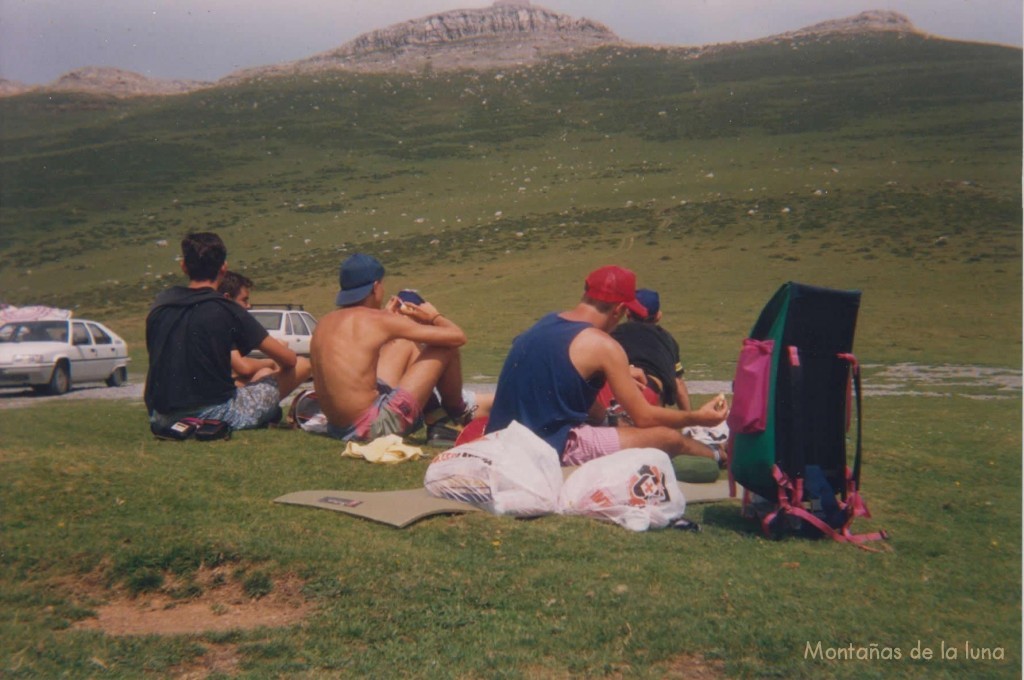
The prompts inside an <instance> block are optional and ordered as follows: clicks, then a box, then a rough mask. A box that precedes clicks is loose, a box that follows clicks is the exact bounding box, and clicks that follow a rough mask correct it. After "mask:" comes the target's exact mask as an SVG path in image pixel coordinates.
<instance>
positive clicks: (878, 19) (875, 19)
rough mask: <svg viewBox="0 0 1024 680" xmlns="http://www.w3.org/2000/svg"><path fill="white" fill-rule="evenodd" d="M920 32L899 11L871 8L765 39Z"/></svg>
mask: <svg viewBox="0 0 1024 680" xmlns="http://www.w3.org/2000/svg"><path fill="white" fill-rule="evenodd" d="M876 32H889V33H920V31H918V30H917V28H916V27H915V26H914V24H912V23H911V22H910V19H908V18H907V17H906V16H904V15H902V14H900V13H899V12H890V11H887V10H879V9H876V10H871V11H868V12H861V13H860V14H857V15H855V16H852V17H846V18H844V19H833V20H831V21H823V22H821V23H820V24H814V25H813V26H806V27H804V28H801V29H799V30H796V31H790V32H788V33H780V34H778V35H773V36H771V37H770V38H765V40H781V39H793V38H807V37H814V36H826V35H835V34H837V33H838V34H844V33H845V34H851V33H852V34H863V33H876Z"/></svg>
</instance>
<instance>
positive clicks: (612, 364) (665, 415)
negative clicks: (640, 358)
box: [580, 333, 729, 429]
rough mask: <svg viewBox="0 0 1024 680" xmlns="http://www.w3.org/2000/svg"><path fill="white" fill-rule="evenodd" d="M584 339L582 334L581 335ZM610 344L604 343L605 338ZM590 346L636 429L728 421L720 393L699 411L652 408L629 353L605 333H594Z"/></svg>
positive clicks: (709, 424)
mask: <svg viewBox="0 0 1024 680" xmlns="http://www.w3.org/2000/svg"><path fill="white" fill-rule="evenodd" d="M580 335H581V336H582V335H583V333H581V334H580ZM602 335H603V336H604V338H607V341H604V338H602V337H600V336H602ZM593 336H594V337H592V338H590V339H589V342H588V343H587V344H588V346H587V351H588V352H594V353H596V356H595V357H594V359H595V361H596V362H597V363H598V365H599V366H600V367H601V368H600V370H602V371H603V372H604V375H605V377H606V379H607V381H608V386H609V388H611V391H612V394H613V395H615V400H616V401H618V402H619V404H620V405H621V406H622V408H623V410H624V411H625V412H626V413H627V414H628V415H629V418H630V420H632V421H633V423H634V424H635V425H636V426H637V427H655V426H658V425H665V426H668V427H671V428H674V429H682V428H684V427H689V426H691V425H704V426H708V427H711V426H714V425H717V424H719V423H721V422H722V421H723V420H725V417H726V416H727V415H728V414H729V406H728V402H726V400H725V395H722V394H719V395H718V396H717V397H714V398H713V399H711V400H710V401H709V402H707V403H706V404H704V405H703V406H702V407H701V408H700V409H698V410H696V411H677V410H675V409H667V408H662V407H659V406H652V405H651V404H649V403H647V400H646V399H644V398H643V395H641V394H640V390H638V389H637V388H636V381H635V380H634V379H633V376H632V375H631V373H630V370H629V362H628V359H627V358H626V353H625V351H624V350H623V349H622V346H621V345H619V343H617V342H615V340H613V339H612V338H611V337H610V336H607V335H605V334H601V333H598V334H593Z"/></svg>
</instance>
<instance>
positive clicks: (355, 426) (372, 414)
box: [327, 381, 423, 442]
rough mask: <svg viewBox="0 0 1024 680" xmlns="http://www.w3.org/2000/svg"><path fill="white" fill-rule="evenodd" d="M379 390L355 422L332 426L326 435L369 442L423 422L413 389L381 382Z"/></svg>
mask: <svg viewBox="0 0 1024 680" xmlns="http://www.w3.org/2000/svg"><path fill="white" fill-rule="evenodd" d="M377 392H378V397H377V399H376V400H374V402H373V404H372V405H371V406H370V407H369V408H368V409H366V410H365V411H363V414H362V415H361V416H359V418H358V419H357V420H356V422H354V423H352V424H351V425H349V426H347V427H337V426H335V425H329V426H328V428H327V434H328V435H329V436H331V437H334V438H335V439H342V440H344V441H358V442H370V441H373V440H374V439H379V438H380V437H383V436H386V435H389V434H397V435H400V436H402V437H404V436H406V435H407V434H410V433H412V432H415V431H416V430H417V429H419V427H420V426H421V425H422V424H423V417H422V416H423V412H422V408H421V407H420V404H419V402H418V401H417V400H416V397H414V396H413V395H412V393H411V392H408V391H407V390H404V389H402V388H401V387H395V388H392V387H390V386H388V385H387V384H386V383H383V382H380V381H378V382H377Z"/></svg>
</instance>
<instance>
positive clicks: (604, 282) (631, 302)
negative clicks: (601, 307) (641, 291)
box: [583, 265, 647, 318]
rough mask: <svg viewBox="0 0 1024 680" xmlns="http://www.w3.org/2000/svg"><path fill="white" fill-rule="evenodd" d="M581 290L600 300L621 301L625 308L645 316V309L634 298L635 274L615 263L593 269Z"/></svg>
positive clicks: (642, 316)
mask: <svg viewBox="0 0 1024 680" xmlns="http://www.w3.org/2000/svg"><path fill="white" fill-rule="evenodd" d="M583 290H584V292H585V293H586V294H587V297H590V298H592V299H594V300H600V301H602V302H614V303H623V304H625V305H626V309H628V310H629V311H631V312H633V313H634V314H636V315H638V316H639V317H640V318H647V309H646V308H645V307H644V306H643V305H642V304H640V303H639V302H637V299H636V274H634V273H633V272H631V271H629V270H628V269H623V268H622V267H616V266H615V265H608V266H606V267H601V268H600V269H595V270H594V271H592V272H590V274H589V275H587V282H586V285H585V286H584V288H583Z"/></svg>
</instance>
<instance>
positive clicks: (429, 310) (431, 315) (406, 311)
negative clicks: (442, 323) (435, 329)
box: [398, 302, 441, 326]
mask: <svg viewBox="0 0 1024 680" xmlns="http://www.w3.org/2000/svg"><path fill="white" fill-rule="evenodd" d="M398 313H399V314H401V315H402V316H407V317H409V318H410V319H412V320H413V321H416V322H418V323H422V324H425V325H428V326H429V325H430V324H432V323H433V322H434V320H435V319H436V318H437V317H439V316H441V314H440V312H438V311H437V308H436V307H434V305H432V304H430V303H429V302H422V303H420V304H418V305H417V304H414V303H412V302H402V304H401V305H400V306H399V307H398Z"/></svg>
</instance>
